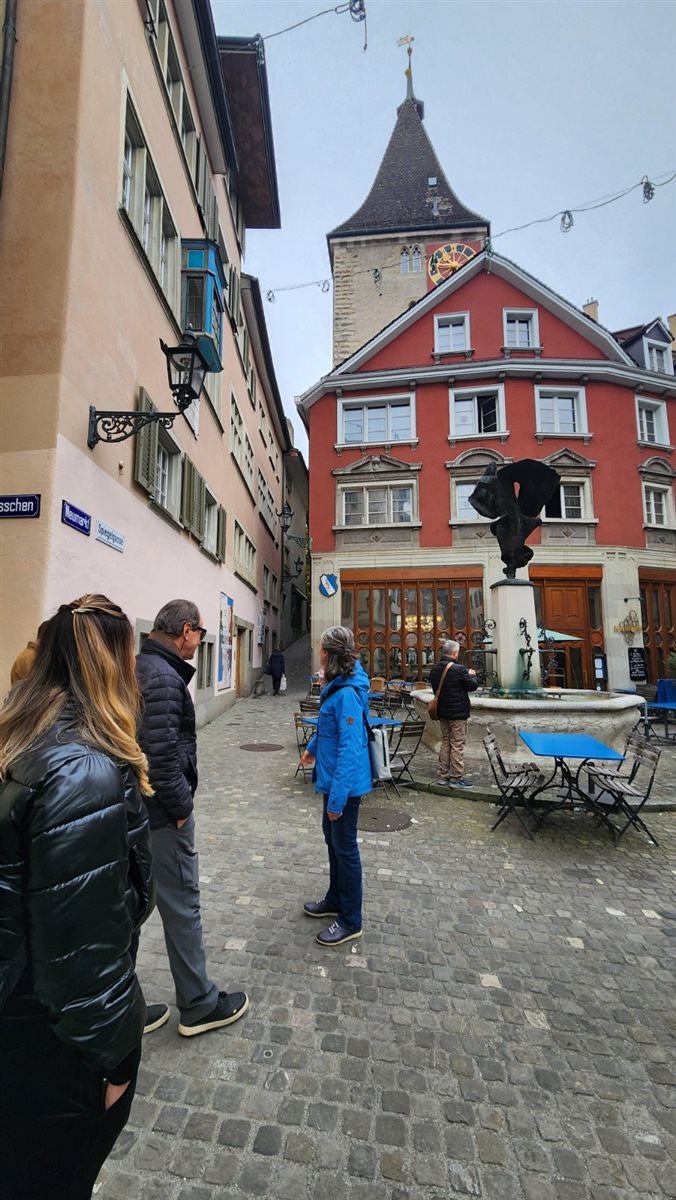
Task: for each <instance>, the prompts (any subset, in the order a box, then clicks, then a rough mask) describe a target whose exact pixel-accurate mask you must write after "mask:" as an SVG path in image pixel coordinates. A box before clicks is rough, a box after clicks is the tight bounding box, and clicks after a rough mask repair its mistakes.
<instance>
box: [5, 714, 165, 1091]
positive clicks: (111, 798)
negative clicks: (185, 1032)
mask: <svg viewBox="0 0 676 1200" xmlns="http://www.w3.org/2000/svg"><path fill="white" fill-rule="evenodd" d="M151 866H152V860H151V855H150V845H149V833H148V817H147V813H146V811H145V809H144V807H143V804H142V802H141V800H140V797H139V794H138V790H137V788H136V783H135V779H134V777H133V773H132V772H131V769H130V768H129V767H126V766H119V765H117V764H116V763H115V762H113V760H112V759H110V758H108V757H107V756H106V755H105V754H103V753H102V752H101V751H100V750H97V749H95V748H94V747H93V746H91V745H87V744H85V743H84V742H83V741H82V740H81V738H80V737H79V735H78V734H77V732H76V731H75V730H74V729H73V728H72V724H71V723H70V722H69V721H68V719H67V718H65V719H63V720H61V721H59V722H58V723H57V724H56V725H55V726H54V727H53V728H52V729H51V730H50V731H49V732H48V733H47V734H45V736H44V737H42V738H40V739H39V741H38V742H36V743H35V745H34V746H32V747H31V748H30V750H28V751H26V752H25V753H24V754H22V755H20V757H19V758H17V759H16V761H15V762H14V763H13V764H12V766H11V768H10V769H9V771H8V774H7V778H6V779H5V781H4V782H3V783H2V784H1V785H0V1014H3V1015H6V1016H21V1015H24V1014H33V1013H39V1012H42V1011H44V1012H45V1014H46V1016H47V1017H48V1019H49V1022H50V1025H51V1028H52V1030H53V1032H54V1033H55V1034H56V1036H57V1037H59V1038H60V1039H61V1040H62V1041H63V1042H66V1043H68V1044H69V1045H71V1046H73V1047H74V1048H75V1049H77V1050H78V1051H79V1052H80V1053H81V1054H82V1056H83V1058H84V1059H85V1061H86V1062H87V1064H88V1066H89V1067H91V1068H92V1069H93V1070H96V1071H100V1072H101V1073H102V1074H103V1075H105V1076H106V1077H107V1078H109V1079H110V1080H111V1081H112V1082H119V1083H122V1082H125V1081H126V1080H127V1079H129V1078H130V1075H131V1072H132V1070H133V1068H134V1066H135V1065H136V1062H137V1061H138V1058H139V1056H140V1049H139V1048H140V1042H141V1037H142V1034H143V1025H144V1022H145V1015H146V1006H145V1001H144V999H143V994H142V992H141V988H140V986H139V983H138V980H137V978H136V974H135V971H134V964H133V961H132V958H131V955H130V942H131V938H132V933H133V931H134V929H135V927H137V926H138V925H139V924H140V923H141V921H143V920H145V918H146V917H147V916H148V915H149V913H150V911H151V909H152V906H153V889H152V882H151Z"/></svg>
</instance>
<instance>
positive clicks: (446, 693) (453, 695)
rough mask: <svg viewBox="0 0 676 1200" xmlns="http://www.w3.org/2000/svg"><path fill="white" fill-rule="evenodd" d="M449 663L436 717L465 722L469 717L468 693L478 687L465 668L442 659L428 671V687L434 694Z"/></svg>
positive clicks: (477, 683) (460, 664)
mask: <svg viewBox="0 0 676 1200" xmlns="http://www.w3.org/2000/svg"><path fill="white" fill-rule="evenodd" d="M449 662H450V663H452V666H451V667H450V668H449V670H448V671H447V672H446V678H445V679H444V686H443V688H442V689H441V695H440V696H439V707H438V709H437V715H438V716H439V717H442V718H443V719H444V720H446V721H466V720H467V718H468V717H469V696H468V692H475V691H476V689H477V688H478V686H479V680H478V679H477V678H476V676H475V675H470V673H469V671H468V670H467V667H465V666H463V664H462V663H459V662H454V661H453V659H450V658H442V659H441V661H440V662H438V663H435V664H434V666H433V667H432V670H431V671H430V687H431V688H432V689H433V690H434V691H435V692H436V690H437V688H438V687H439V684H440V682H441V676H442V675H443V673H444V671H445V670H446V667H447V666H448V664H449Z"/></svg>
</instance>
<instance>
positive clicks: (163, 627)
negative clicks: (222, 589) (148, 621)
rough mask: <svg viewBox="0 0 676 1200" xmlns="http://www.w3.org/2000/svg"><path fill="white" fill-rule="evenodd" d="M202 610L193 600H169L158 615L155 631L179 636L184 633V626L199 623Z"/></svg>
mask: <svg viewBox="0 0 676 1200" xmlns="http://www.w3.org/2000/svg"><path fill="white" fill-rule="evenodd" d="M199 620H200V610H199V608H198V607H197V605H196V604H193V602H192V600H169V602H168V603H167V604H165V605H164V606H163V607H162V608H161V609H160V611H159V612H158V614H157V616H156V617H155V624H154V625H153V632H155V631H158V632H160V633H167V634H169V637H178V636H179V635H180V634H181V633H183V626H184V625H186V624H188V625H193V626H195V625H199Z"/></svg>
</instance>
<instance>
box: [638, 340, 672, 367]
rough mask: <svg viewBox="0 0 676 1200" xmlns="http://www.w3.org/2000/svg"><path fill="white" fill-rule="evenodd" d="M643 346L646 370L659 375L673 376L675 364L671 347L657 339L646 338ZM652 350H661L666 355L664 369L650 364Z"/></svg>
mask: <svg viewBox="0 0 676 1200" xmlns="http://www.w3.org/2000/svg"><path fill="white" fill-rule="evenodd" d="M643 346H644V351H645V363H646V370H648V371H654V372H655V374H657V375H673V373H674V362H673V358H672V355H671V346H668V345H667V343H666V342H660V341H659V340H658V339H657V338H649V337H644V339H643ZM651 350H659V351H660V353H662V354H663V355H664V368H662V367H653V366H652V364H651V362H650V352H651Z"/></svg>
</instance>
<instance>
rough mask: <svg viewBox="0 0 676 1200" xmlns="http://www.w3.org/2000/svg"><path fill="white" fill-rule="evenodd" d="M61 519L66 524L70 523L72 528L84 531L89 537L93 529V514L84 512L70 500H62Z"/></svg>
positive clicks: (79, 531)
mask: <svg viewBox="0 0 676 1200" xmlns="http://www.w3.org/2000/svg"><path fill="white" fill-rule="evenodd" d="M61 520H62V521H63V523H64V525H70V527H71V529H77V531H78V533H84V535H85V537H89V535H90V533H91V531H92V519H91V515H90V514H89V513H86V512H83V511H82V509H81V508H76V507H75V505H74V504H70V503H69V501H68V500H62V501H61Z"/></svg>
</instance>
